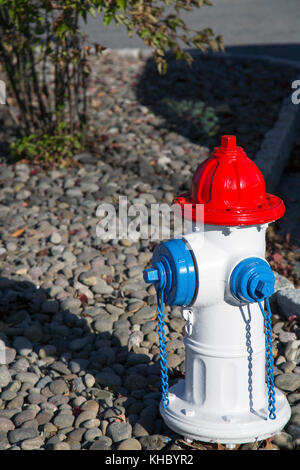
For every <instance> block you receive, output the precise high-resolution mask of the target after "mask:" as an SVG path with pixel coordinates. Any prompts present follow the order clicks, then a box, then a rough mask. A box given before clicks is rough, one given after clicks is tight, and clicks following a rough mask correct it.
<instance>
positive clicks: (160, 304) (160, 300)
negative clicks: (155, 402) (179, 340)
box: [157, 288, 169, 408]
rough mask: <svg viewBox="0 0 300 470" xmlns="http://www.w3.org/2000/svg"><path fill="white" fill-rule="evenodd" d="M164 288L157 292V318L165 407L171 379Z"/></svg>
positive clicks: (165, 406)
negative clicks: (169, 374)
mask: <svg viewBox="0 0 300 470" xmlns="http://www.w3.org/2000/svg"><path fill="white" fill-rule="evenodd" d="M163 310H164V289H163V288H162V289H160V291H158V292H157V312H158V315H157V318H158V336H159V349H160V376H161V388H162V405H163V407H164V408H168V406H169V379H168V367H167V352H166V334H165V321H164V312H163Z"/></svg>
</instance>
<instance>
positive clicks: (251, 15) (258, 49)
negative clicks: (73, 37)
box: [83, 0, 300, 61]
mask: <svg viewBox="0 0 300 470" xmlns="http://www.w3.org/2000/svg"><path fill="white" fill-rule="evenodd" d="M212 2H213V6H211V7H209V6H204V7H202V8H200V9H197V8H195V9H193V11H192V12H190V13H187V12H182V13H181V17H182V19H183V20H184V21H185V22H186V24H187V26H188V27H189V28H190V29H192V30H199V29H202V28H204V27H211V28H212V29H213V31H214V32H215V33H216V34H221V35H222V36H223V41H224V44H225V46H226V50H227V52H231V53H233V54H236V53H237V54H241V53H242V54H251V55H268V56H272V57H276V58H285V59H289V60H297V61H298V60H300V27H299V25H300V2H299V0H212ZM83 29H84V31H85V32H86V33H87V35H88V37H89V40H90V41H91V42H99V43H100V44H102V45H103V46H105V47H107V48H112V49H116V48H147V47H146V46H145V44H144V42H143V41H142V40H141V39H140V38H139V37H138V36H137V35H136V34H134V35H133V37H132V38H129V37H128V34H127V31H126V28H125V27H123V26H119V27H117V26H116V25H115V24H114V23H111V24H110V25H109V26H104V25H103V21H102V18H101V17H97V18H93V17H89V19H88V21H87V24H86V25H84V26H83Z"/></svg>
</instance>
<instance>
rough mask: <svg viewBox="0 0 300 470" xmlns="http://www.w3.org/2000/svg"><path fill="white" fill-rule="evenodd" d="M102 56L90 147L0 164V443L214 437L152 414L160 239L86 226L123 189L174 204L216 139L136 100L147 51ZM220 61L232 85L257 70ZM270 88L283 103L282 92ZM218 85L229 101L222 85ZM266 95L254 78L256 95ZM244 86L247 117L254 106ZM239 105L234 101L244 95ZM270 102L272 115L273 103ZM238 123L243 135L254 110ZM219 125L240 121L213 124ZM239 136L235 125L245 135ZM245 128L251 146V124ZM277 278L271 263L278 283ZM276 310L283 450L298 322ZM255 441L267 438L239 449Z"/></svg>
mask: <svg viewBox="0 0 300 470" xmlns="http://www.w3.org/2000/svg"><path fill="white" fill-rule="evenodd" d="M101 61H102V63H101V64H99V69H98V73H97V71H94V72H93V76H92V79H91V88H90V93H93V94H94V93H96V94H97V97H98V98H97V99H96V100H95V101H93V102H92V109H91V113H92V125H91V130H92V131H93V129H94V130H95V133H96V134H101V135H102V138H101V139H100V138H99V137H98V136H97V137H95V142H94V146H93V149H92V150H91V151H86V152H83V153H81V154H79V155H77V156H76V157H75V161H76V162H77V164H76V165H73V166H70V167H68V168H59V167H57V168H44V167H41V166H37V165H31V164H29V163H28V162H20V163H19V164H17V165H9V164H7V163H5V162H3V163H2V164H1V167H0V183H1V187H0V225H1V229H2V230H1V236H0V261H1V272H0V339H1V341H2V342H3V343H4V344H5V346H6V357H5V363H4V364H3V363H2V364H1V365H0V449H1V450H6V449H11V450H18V449H21V450H31V449H46V450H48V449H51V450H78V449H91V450H105V449H112V450H114V449H120V450H140V449H146V450H159V449H173V450H175V449H177V450H178V449H187V448H190V447H191V445H192V446H194V448H195V449H202V448H204V449H212V448H216V446H214V445H210V444H203V445H202V444H201V443H193V444H188V443H185V442H184V441H183V439H182V438H181V437H180V436H178V435H176V434H175V433H173V432H172V431H170V430H169V429H168V428H167V427H166V426H165V424H164V422H163V421H162V419H161V418H160V415H159V412H158V403H159V400H160V366H159V348H158V333H157V329H156V327H157V322H156V296H155V290H154V288H153V287H152V286H150V287H149V286H146V285H145V283H144V282H143V277H142V272H143V269H144V268H145V267H146V266H148V264H149V262H150V260H151V258H152V251H153V248H154V246H155V243H153V242H149V240H142V239H140V240H137V241H135V242H133V241H130V240H125V239H123V240H111V241H107V242H104V241H102V240H101V239H100V238H98V237H97V236H96V230H95V228H96V225H97V223H98V222H99V219H98V217H97V216H96V208H97V206H98V204H99V203H100V202H107V203H113V204H117V202H118V196H123V195H124V196H127V197H128V200H129V202H138V201H140V202H144V203H148V204H150V203H161V202H165V203H170V202H171V201H172V199H173V197H174V195H175V194H178V191H179V190H182V189H184V188H185V187H186V185H188V184H189V182H190V180H191V175H192V173H193V171H194V169H195V166H196V165H197V164H198V163H199V162H200V161H202V160H203V159H205V158H206V157H207V156H208V154H209V152H210V149H211V143H210V142H211V141H209V140H208V141H207V142H206V144H205V145H200V143H199V142H197V141H196V140H191V138H190V137H188V136H186V135H183V133H178V132H177V131H176V130H174V129H171V128H169V127H168V125H167V124H163V121H164V120H165V118H164V117H162V116H159V115H158V114H155V113H153V111H152V112H150V108H149V107H148V104H147V105H146V104H145V103H140V101H138V98H137V96H136V91H137V90H136V88H137V85H136V86H135V87H134V86H133V85H134V83H137V82H138V80H139V77H140V75H141V73H142V70H143V66H144V63H143V61H142V60H129V59H118V58H117V57H116V56H115V55H114V54H112V55H111V56H104V57H103V58H102V59H101ZM101 61H100V62H101ZM221 62H222V61H221ZM221 62H219V63H218V61H217V62H216V63H214V61H212V59H208V61H207V63H206V68H207V70H209V69H211V71H213V70H214V73H216V70H219V73H220V81H222V77H223V79H224V86H225V84H226V83H227V85H226V86H228V87H229V80H237V85H236V86H237V88H236V90H237V89H238V76H239V75H240V80H242V81H244V82H245V83H248V82H247V80H248V79H249V80H250V78H249V77H252V78H253V77H255V74H257V70H254V71H251V68H250V66H247V67H249V69H248V68H247V69H246V70H245V67H246V66H245V65H243V62H240V63H239V64H238V63H237V64H236V66H235V67H233V69H234V70H235V72H234V73H232V74H231V78H229V76H228V73H225V72H226V70H227V72H228V71H229V70H232V67H230V64H229V65H228V63H226V62H224V61H223V62H224V63H223V66H224V69H223V73H224V75H222V73H221V68H219V67H220V63H221ZM218 64H219V65H218ZM100 65H101V67H100ZM148 66H150V65H149V64H148ZM276 70H277V71H276V76H275V77H274V75H273V68H272V67H271V68H270V70H269V74H270V75H269V77H270V76H271V77H272V80H273V79H274V84H277V85H278V84H279V83H281V80H282V83H283V82H284V80H285V79H286V80H288V79H289V75H288V74H289V73H290V74H291V73H292V72H291V71H281V70H279V69H276ZM100 71H101V73H100ZM211 73H212V72H211ZM262 73H263V76H264V77H265V78H266V76H267V75H266V71H265V70H262ZM251 74H252V75H251ZM285 74H287V75H285ZM218 76H219V75H218ZM276 77H277V78H276ZM166 79H167V78H164V79H163V80H166ZM203 80H204V78H203ZM159 83H160V82H159V80H158V81H157V86H156V90H157V89H158V88H160V86H161V85H160V84H159ZM272 83H273V82H272ZM269 86H270V85H269ZM185 87H186V85H185ZM200 88H201V87H200ZM254 88H255V87H254V86H253V87H252V89H254ZM271 88H272V89H273V88H274V89H276V92H274V96H275V95H276V97H277V98H276V99H277V101H276V100H275V101H276V103H277V105H278V106H279V105H280V98H281V92H282V90H278V89H277V88H276V86H275V85H274V87H271ZM148 91H149V90H148ZM246 91H247V90H246ZM246 91H245V93H246ZM107 92H108V93H107ZM212 92H213V90H212ZM101 93H103V94H101ZM205 93H206V90H205ZM219 93H220V94H222V93H223V97H222V99H223V100H224V99H225V98H224V97H225V96H226V97H227V88H226V89H223V91H222V90H221V89H220V88H219ZM255 93H259V92H258V90H256V91H255ZM266 93H267V92H266V90H265V89H262V90H261V92H260V100H261V102H263V98H262V97H263V96H265V95H266ZM270 93H273V91H272V92H271V91H270ZM150 94H151V93H150V91H149V96H150ZM250 94H251V93H250V90H248V99H249V102H248V104H247V103H245V104H244V106H248V113H246V114H247V115H250V109H252V108H253V103H252V105H251V96H250ZM152 96H154V95H153V94H152ZM159 96H160V95H159V94H157V97H158V98H159ZM270 96H271V95H270ZM159 99H160V98H159ZM216 99H217V100H218V99H221V98H220V97H219V98H218V95H216ZM237 101H238V100H237ZM274 103H275V102H273V103H272V106H271V108H272V109H273V108H274V109H273V112H274V116H275V114H276V112H275V111H276V110H275V108H276V106H275V104H274ZM236 105H237V106H238V105H239V106H240V107H243V103H242V101H241V100H240V101H239V103H238V102H237V103H236ZM265 105H266V108H268V109H269V111H270V113H271V110H270V103H265ZM273 105H274V106H273ZM149 106H150V105H149ZM251 106H252V107H251ZM254 107H255V106H254ZM260 112H261V111H260ZM245 117H246V116H245ZM228 119H229V117H228ZM232 119H233V117H232ZM272 119H273V118H272V117H271V116H270V115H269V114H268V119H267V116H266V115H262V116H261V121H262V123H263V124H262V126H263V125H266V126H269V127H271V125H272ZM267 121H268V124H267ZM230 122H233V121H232V120H231V121H230ZM236 122H237V119H236ZM265 122H266V124H264V123H265ZM98 123H99V124H98ZM247 126H248V132H247V134H249V129H251V121H250V120H249V121H248V122H247ZM96 130H97V132H96ZM224 131H225V132H238V131H239V132H240V130H239V128H238V127H237V128H234V127H230V128H229V127H228V128H225V129H224V125H223V124H222V133H225V132H224ZM96 134H95V135H96ZM243 136H244V137H243ZM245 136H246V133H245V134H242V133H241V141H242V139H243V138H246V137H245ZM251 136H252V143H254V142H255V143H256V144H257V142H258V140H259V138H258V137H257V135H256V131H255V130H254V129H253V132H252V134H251ZM248 137H249V140H248V142H249V145H250V140H251V139H250V135H249V136H248ZM218 140H219V136H218ZM256 144H255V145H256ZM255 145H254V144H253V147H251V146H250V150H251V151H253V152H255V150H256V148H257V147H255ZM246 151H247V152H248V147H246ZM250 153H251V152H249V155H250ZM285 282H288V281H286V280H285V278H283V277H282V276H280V275H277V289H279V290H280V289H283V288H284V283H285ZM274 302H276V299H275V300H274ZM165 311H166V333H167V338H168V343H167V350H168V366H169V372H170V384H171V385H172V384H173V383H175V382H176V380H177V379H178V377H182V376H183V375H184V370H185V365H184V344H183V336H184V330H183V327H184V321H183V319H182V318H181V314H180V309H179V308H178V307H174V308H170V307H166V308H165ZM273 321H274V357H275V365H276V366H275V376H276V377H275V383H276V385H277V386H278V387H279V388H281V389H282V390H283V391H284V392H285V393H286V394H287V397H288V400H289V402H290V404H291V406H292V411H293V414H292V418H291V420H290V422H289V423H288V425H287V426H286V428H285V430H284V432H283V433H281V434H279V435H277V436H275V437H274V439H273V444H272V445H273V448H278V449H292V448H297V447H299V444H300V421H299V417H300V410H299V406H300V365H299V364H300V354H299V351H300V349H299V344H300V328H299V325H298V323H297V321H298V320H297V319H295V318H294V317H291V318H289V319H288V320H286V318H285V317H284V316H283V315H282V313H281V312H280V311H278V312H277V311H276V310H275V313H274V315H273ZM258 445H259V446H260V447H264V446H265V445H266V443H262V444H257V443H255V444H253V445H252V444H251V445H244V446H239V448H240V449H246V448H255V446H256V448H257V446H258Z"/></svg>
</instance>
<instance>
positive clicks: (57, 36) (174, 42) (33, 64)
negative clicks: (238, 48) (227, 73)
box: [0, 0, 223, 160]
mask: <svg viewBox="0 0 300 470" xmlns="http://www.w3.org/2000/svg"><path fill="white" fill-rule="evenodd" d="M202 5H210V1H209V0H161V1H160V2H159V3H157V1H156V0H66V1H62V0H0V59H1V62H2V65H3V67H4V71H5V73H6V76H7V82H8V84H9V86H10V88H11V92H12V95H13V98H14V100H15V103H16V105H17V107H18V110H19V112H18V113H16V112H14V108H13V107H11V106H10V105H9V111H10V114H11V117H12V119H13V120H14V122H15V124H16V126H17V129H18V133H19V138H18V139H17V140H16V141H15V142H14V143H13V144H12V146H11V148H12V151H13V154H14V155H16V156H26V157H29V158H40V159H43V160H51V159H59V158H60V157H65V156H70V155H71V154H72V153H73V152H74V151H75V150H76V149H78V148H80V147H82V146H83V145H84V137H85V135H86V125H87V109H88V98H87V87H88V78H89V73H90V68H89V63H88V56H89V55H90V53H91V47H90V45H84V44H85V40H86V38H85V37H84V35H83V34H82V32H81V31H80V29H79V20H80V19H83V20H84V21H86V20H87V17H88V14H92V15H93V16H97V15H98V14H99V15H100V16H101V17H102V19H103V21H104V24H106V25H108V24H109V23H110V22H111V21H112V20H113V21H115V23H117V24H123V25H124V26H125V27H126V28H127V31H128V34H129V36H131V35H132V34H133V33H134V32H135V33H136V34H137V35H138V36H140V37H141V38H142V39H143V40H144V42H145V44H147V45H148V46H150V47H152V48H153V49H154V58H155V60H156V63H157V67H158V71H159V73H165V72H166V69H167V62H166V59H165V53H166V52H167V51H168V50H171V51H172V52H173V53H174V54H175V56H176V58H177V59H184V60H186V61H188V63H189V64H192V57H191V55H190V54H189V53H188V52H187V51H185V50H183V49H182V48H181V47H180V45H179V42H180V41H182V42H183V43H184V44H185V45H186V46H188V47H196V48H200V49H201V50H203V51H205V50H207V48H211V49H212V50H214V51H216V50H218V49H219V48H222V47H223V46H222V42H221V37H219V36H218V37H214V35H213V32H212V30H211V29H210V28H205V29H204V30H203V31H198V32H197V31H196V32H195V31H194V32H191V31H189V29H188V28H187V26H186V25H185V23H184V22H183V21H182V20H181V19H180V17H179V13H180V10H182V9H183V10H186V11H191V10H192V9H193V8H199V7H201V6H202ZM171 7H173V9H174V11H173V12H171V13H168V14H166V8H168V11H169V10H170V8H171ZM178 30H181V31H182V32H181V33H180V32H179V31H178ZM103 49H104V48H103V47H102V46H101V45H99V44H96V45H95V52H96V53H99V52H102V50H103ZM9 104H11V103H9Z"/></svg>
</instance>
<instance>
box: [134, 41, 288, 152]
mask: <svg viewBox="0 0 300 470" xmlns="http://www.w3.org/2000/svg"><path fill="white" fill-rule="evenodd" d="M189 52H190V53H191V55H192V56H193V57H194V62H193V65H192V67H189V65H188V64H187V63H186V62H185V61H182V60H181V61H177V62H176V60H175V58H174V56H172V55H171V54H170V53H168V54H167V62H168V70H167V73H166V75H164V76H160V75H159V74H158V71H157V66H156V64H155V61H154V60H153V59H152V58H151V59H149V60H148V61H147V62H146V65H145V68H144V71H143V74H142V76H141V77H140V80H139V83H138V86H137V98H138V100H139V101H140V102H141V103H142V104H144V105H145V106H147V107H149V108H150V109H151V110H152V112H153V113H154V114H155V115H158V116H160V117H161V118H162V120H163V126H164V127H166V128H167V129H168V130H169V131H173V132H176V133H178V134H180V135H182V136H184V137H185V138H187V139H189V140H190V141H192V142H193V143H196V144H200V145H206V146H208V147H209V148H213V147H214V146H216V145H219V139H220V134H222V135H223V134H234V135H236V136H238V142H239V145H241V146H242V147H244V148H245V149H246V152H247V153H248V155H249V156H251V158H254V157H255V154H256V152H257V150H258V149H259V146H260V143H261V141H262V139H263V137H264V134H265V133H266V132H267V131H268V130H269V129H271V128H272V127H273V124H274V122H275V121H276V119H277V114H278V111H279V107H280V105H281V102H282V99H283V98H284V97H285V96H288V95H289V94H290V89H291V83H292V80H294V79H295V78H296V75H297V74H296V75H295V70H294V68H293V67H289V66H286V67H284V68H283V67H280V66H279V65H273V64H266V63H264V62H261V61H255V62H253V61H248V60H246V59H240V58H235V57H234V56H232V57H230V58H228V57H227V58H226V57H224V56H222V55H221V54H208V55H200V54H199V53H198V51H194V50H191V51H189Z"/></svg>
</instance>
